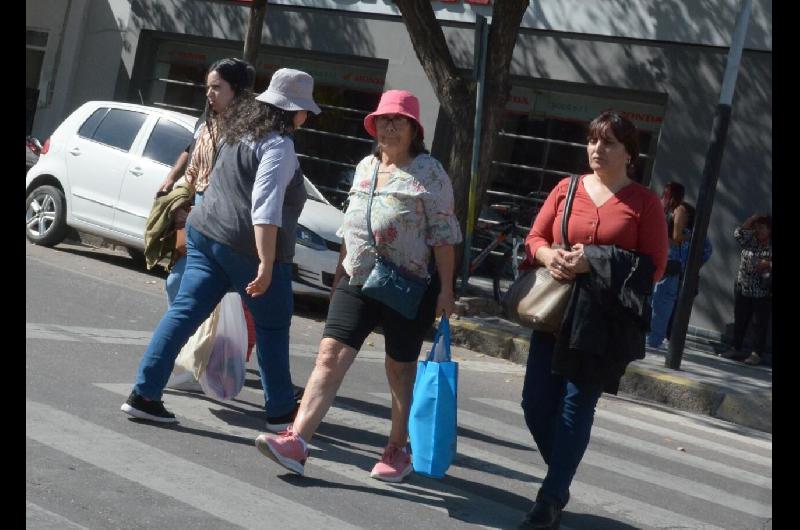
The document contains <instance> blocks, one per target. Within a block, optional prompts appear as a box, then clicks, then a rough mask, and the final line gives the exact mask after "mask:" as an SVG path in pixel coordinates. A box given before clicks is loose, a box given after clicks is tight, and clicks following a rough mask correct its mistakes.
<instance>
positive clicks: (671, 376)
mask: <svg viewBox="0 0 800 530" xmlns="http://www.w3.org/2000/svg"><path fill="white" fill-rule="evenodd" d="M472 281H473V280H472V279H470V283H472ZM471 291H472V292H470V293H468V295H471V296H464V297H461V299H460V300H459V301H458V302H457V310H456V312H457V313H458V314H457V315H454V316H453V318H451V321H450V328H451V338H452V341H453V343H454V344H458V345H460V346H464V347H466V348H469V349H470V350H473V351H477V352H480V353H483V354H485V355H490V356H493V357H501V358H504V359H509V360H511V361H513V362H515V363H519V364H523V365H524V364H525V363H526V362H527V360H528V349H529V346H530V330H528V329H526V328H523V327H521V326H519V325H517V324H514V323H512V322H509V321H507V320H503V319H502V318H500V317H499V316H497V314H498V309H499V308H498V307H497V304H496V303H495V302H494V300H492V299H491V298H489V297H488V296H486V293H475V291H474V290H473V289H471ZM475 294H480V295H479V296H474V295H475ZM687 339H688V338H687ZM664 361H665V351H663V350H662V351H655V350H650V349H648V350H647V353H646V357H645V358H644V359H642V360H640V361H635V362H633V363H631V364H630V365H628V369H627V370H626V372H625V375H624V376H623V378H622V381H621V382H620V390H619V393H620V395H626V394H627V395H631V396H635V397H637V398H642V399H646V400H650V401H654V402H658V403H661V404H665V405H667V406H670V407H673V408H676V409H680V410H685V411H689V412H695V413H699V414H706V415H709V416H712V417H715V418H719V419H722V420H726V421H730V422H733V423H736V424H739V425H744V426H746V427H750V428H754V429H759V430H762V431H766V432H770V433H771V432H772V368H771V367H769V366H748V365H746V364H743V363H740V362H737V361H732V360H728V359H723V358H721V357H718V356H717V355H716V354H715V353H714V351H713V347H712V345H711V344H709V343H703V342H700V341H696V342H695V341H691V340H687V342H686V346H685V349H684V355H683V359H682V361H681V369H680V370H672V369H670V368H666V367H665V366H664Z"/></svg>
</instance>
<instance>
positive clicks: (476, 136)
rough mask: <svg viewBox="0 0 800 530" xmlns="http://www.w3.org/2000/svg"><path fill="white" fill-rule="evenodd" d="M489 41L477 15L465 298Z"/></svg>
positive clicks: (463, 283) (482, 19) (483, 21)
mask: <svg viewBox="0 0 800 530" xmlns="http://www.w3.org/2000/svg"><path fill="white" fill-rule="evenodd" d="M488 40H489V26H488V25H487V23H486V17H484V16H483V15H475V68H474V72H475V81H476V82H477V90H476V92H477V93H476V95H475V123H474V126H473V131H474V133H473V137H472V165H471V168H470V178H469V201H468V206H467V233H466V237H465V238H464V258H463V260H462V261H463V263H464V267H463V269H462V273H461V288H460V290H459V295H460V296H463V295H464V293H465V292H466V290H467V282H468V281H469V262H470V259H471V254H472V231H473V229H474V227H475V208H476V204H475V202H476V197H475V195H476V194H477V188H478V162H479V159H480V151H481V122H482V118H483V91H484V85H485V79H484V78H485V77H486V47H487V42H488Z"/></svg>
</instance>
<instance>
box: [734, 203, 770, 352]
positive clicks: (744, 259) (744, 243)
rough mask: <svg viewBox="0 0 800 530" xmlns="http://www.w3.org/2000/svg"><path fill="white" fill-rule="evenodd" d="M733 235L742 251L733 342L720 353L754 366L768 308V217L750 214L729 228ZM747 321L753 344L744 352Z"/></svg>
mask: <svg viewBox="0 0 800 530" xmlns="http://www.w3.org/2000/svg"><path fill="white" fill-rule="evenodd" d="M733 237H734V238H736V241H737V242H738V243H739V245H740V246H741V247H742V253H741V257H740V259H739V271H738V273H737V275H736V287H735V289H734V297H735V302H734V304H735V305H734V323H733V344H732V345H731V347H730V348H729V349H728V350H727V351H726V352H725V353H723V354H722V357H724V358H726V359H734V360H737V361H744V362H745V363H747V364H750V365H754V366H755V365H759V364H761V363H762V362H763V361H764V353H765V346H766V343H767V324H768V323H769V315H770V312H771V311H772V217H771V216H769V215H761V214H755V215H752V216H750V217H749V218H748V219H747V220H746V221H745V222H744V223H742V226H740V227H738V228H736V230H734V231H733ZM751 322H752V324H753V331H754V336H755V337H754V338H755V344H754V347H753V351H752V353H750V354H749V355H748V353H747V352H744V351H743V350H742V348H743V346H744V337H745V335H746V334H747V327H748V325H749V324H750V323H751Z"/></svg>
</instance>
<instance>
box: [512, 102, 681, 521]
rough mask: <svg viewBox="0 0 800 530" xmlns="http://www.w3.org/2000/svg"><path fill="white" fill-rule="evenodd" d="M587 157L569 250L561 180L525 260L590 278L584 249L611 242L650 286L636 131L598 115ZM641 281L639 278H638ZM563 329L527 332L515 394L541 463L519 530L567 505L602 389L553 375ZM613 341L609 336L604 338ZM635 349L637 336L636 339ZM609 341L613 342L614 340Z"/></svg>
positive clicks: (660, 235)
mask: <svg viewBox="0 0 800 530" xmlns="http://www.w3.org/2000/svg"><path fill="white" fill-rule="evenodd" d="M587 140H588V146H587V154H588V158H589V166H590V167H591V169H592V173H589V174H587V175H583V176H581V177H580V182H579V183H578V187H577V190H576V193H575V198H574V201H573V205H572V212H571V213H570V216H569V219H568V221H569V222H568V232H567V235H568V238H569V241H570V243H572V248H571V249H559V248H551V245H553V244H554V243H555V244H561V229H560V227H561V218H562V214H563V211H564V205H565V200H564V199H565V198H566V194H567V189H568V186H569V181H570V179H569V178H566V179H564V180H562V181H561V182H559V183H558V184H557V185H556V187H555V188H554V189H553V190H552V191H551V192H550V195H549V196H548V198H547V200H546V201H545V203H544V205H543V206H542V208H541V210H540V211H539V214H538V215H537V216H536V220H535V222H534V224H533V227H532V228H531V231H530V234H528V237H527V238H526V241H525V247H526V252H527V260H528V263H536V264H537V265H543V266H545V267H547V270H548V271H549V272H550V274H551V275H552V276H553V277H554V278H556V279H558V280H563V281H574V280H575V279H576V276H578V275H583V274H586V273H590V266H589V261H588V260H587V258H586V256H584V246H589V245H613V246H615V247H617V248H618V249H622V250H626V251H631V252H636V253H638V254H643V255H645V256H647V257H649V258H650V259H651V260H652V264H653V266H654V267H655V272H654V273H653V278H652V280H653V282H655V281H657V280H658V279H659V278H660V277H661V275H662V273H663V272H664V267H665V266H666V260H667V239H666V233H667V227H666V222H665V220H664V211H663V208H662V206H661V201H660V200H659V198H658V196H657V195H656V194H655V193H653V192H652V191H650V190H649V189H648V188H646V187H644V186H642V185H640V184H638V183H636V182H634V181H633V180H631V178H630V177H629V176H628V169H629V168H631V167H632V165H633V164H634V162H635V161H636V158H637V156H638V154H639V146H638V140H637V131H636V128H635V126H634V125H633V124H632V123H631V122H630V121H629V120H627V119H626V118H624V117H622V116H620V115H619V114H617V113H614V112H604V113H602V114H601V115H600V116H598V117H597V118H595V119H594V120H593V121H592V123H591V124H590V125H589V134H588V139H587ZM645 283H647V277H645ZM571 329H573V328H570V329H567V326H564V327H563V328H562V330H561V332H560V334H559V337H556V336H555V335H552V334H548V333H542V332H538V331H534V332H533V335H532V337H531V349H530V354H529V356H528V365H527V370H526V372H525V384H524V387H523V391H522V408H523V411H524V412H525V421H526V423H527V424H528V428H529V430H530V431H531V434H532V435H533V438H534V440H535V441H536V445H537V446H538V448H539V452H540V453H541V455H542V458H543V459H544V461H545V463H546V464H547V466H548V468H547V475H546V477H545V478H544V481H543V482H542V485H541V488H540V489H539V493H538V495H537V497H536V503H535V504H534V506H533V509H532V510H531V511H530V512H529V513H528V515H527V516H526V519H525V521H524V522H523V524H522V525H521V526H520V528H558V525H559V521H560V518H561V511H562V510H563V508H564V506H565V505H566V504H567V502H568V500H569V486H570V484H571V482H572V478H573V476H574V475H575V471H576V470H577V468H578V464H579V463H580V461H581V459H582V458H583V453H584V451H585V450H586V447H587V445H588V443H589V436H590V433H591V428H592V422H593V419H594V410H595V405H596V404H597V400H598V399H599V398H600V395H601V394H602V392H603V389H604V385H603V384H587V383H584V382H581V381H577V380H573V379H572V378H570V377H568V376H566V375H565V374H563V373H555V372H554V368H556V366H554V364H553V353H554V349H555V348H556V341H557V339H559V340H561V339H563V340H564V341H568V339H570V337H569V336H566V337H562V336H561V335H565V334H566V335H569V334H570V333H571ZM610 340H611V341H612V343H613V341H614V337H613V336H612V337H611V339H610ZM641 342H642V344H641V346H642V351H643V350H644V335H643V334H642V335H641ZM614 344H615V343H614Z"/></svg>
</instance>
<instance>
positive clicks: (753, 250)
mask: <svg viewBox="0 0 800 530" xmlns="http://www.w3.org/2000/svg"><path fill="white" fill-rule="evenodd" d="M733 237H734V238H735V239H736V241H737V242H738V243H739V245H741V247H742V255H741V258H740V259H739V272H738V274H737V275H736V283H737V286H738V288H739V290H740V291H741V293H742V294H743V295H745V296H749V297H751V298H764V297H765V296H769V295H770V294H771V293H770V285H769V283H768V282H767V280H766V278H765V277H764V276H763V274H762V273H761V272H759V271H758V270H757V269H756V264H757V263H758V262H759V261H761V260H766V261H769V262H770V263H772V244H771V243H766V244H765V243H760V242H759V241H758V240H757V239H756V236H755V231H754V230H748V229H747V228H742V227H739V228H737V229H736V230H734V231H733ZM770 270H772V268H771V267H770Z"/></svg>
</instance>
